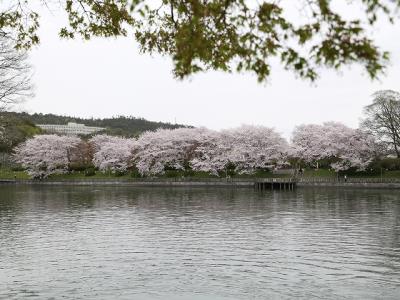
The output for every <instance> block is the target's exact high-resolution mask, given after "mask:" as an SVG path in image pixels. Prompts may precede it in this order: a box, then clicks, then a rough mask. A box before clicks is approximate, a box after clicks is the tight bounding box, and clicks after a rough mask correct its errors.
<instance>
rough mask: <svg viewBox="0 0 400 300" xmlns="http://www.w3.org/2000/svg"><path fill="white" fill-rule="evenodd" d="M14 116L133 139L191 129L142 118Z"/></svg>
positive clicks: (35, 122) (36, 122)
mask: <svg viewBox="0 0 400 300" xmlns="http://www.w3.org/2000/svg"><path fill="white" fill-rule="evenodd" d="M10 114H15V115H16V116H17V117H19V118H21V119H25V120H28V121H30V122H32V123H34V124H60V125H64V124H67V123H68V122H76V123H82V124H85V125H86V126H96V127H104V128H106V132H105V133H107V134H111V135H122V136H126V137H133V136H137V135H139V134H140V133H141V132H143V131H147V130H156V129H158V128H170V129H172V128H179V127H192V126H185V125H182V124H171V123H163V122H152V121H148V120H145V119H143V118H135V117H131V116H130V117H125V116H118V117H112V118H105V119H93V118H90V119H85V118H77V117H70V116H59V115H54V114H41V113H39V114H37V113H35V114H28V113H10Z"/></svg>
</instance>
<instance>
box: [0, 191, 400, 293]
mask: <svg viewBox="0 0 400 300" xmlns="http://www.w3.org/2000/svg"><path fill="white" fill-rule="evenodd" d="M399 235H400V195H399V192H398V191H390V190H361V189H354V190H353V189H346V190H339V189H298V190H297V191H292V192H289V191H286V192H259V191H254V190H252V189H224V188H219V189H201V188H195V189H183V188H177V189H162V188H133V187H38V186H0V299H23V298H33V299H35V298H37V299H60V298H63V299H144V300H148V299H178V300H181V299H194V300H196V299H197V300H204V299H294V298H296V299H299V298H300V299H317V298H318V299H400V240H399Z"/></svg>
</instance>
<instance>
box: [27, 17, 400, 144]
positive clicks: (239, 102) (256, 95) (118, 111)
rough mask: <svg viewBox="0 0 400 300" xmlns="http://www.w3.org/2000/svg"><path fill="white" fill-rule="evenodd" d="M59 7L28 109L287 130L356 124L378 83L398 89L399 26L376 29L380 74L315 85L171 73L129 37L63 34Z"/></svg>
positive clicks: (34, 57) (283, 76)
mask: <svg viewBox="0 0 400 300" xmlns="http://www.w3.org/2000/svg"><path fill="white" fill-rule="evenodd" d="M61 24H62V23H60V20H59V16H58V15H56V14H50V13H45V15H44V16H43V17H42V27H41V30H40V36H41V45H40V46H39V47H37V48H36V49H34V50H33V51H31V56H30V59H31V63H32V65H33V66H34V69H35V75H34V83H35V86H36V89H35V94H36V96H35V97H34V98H33V99H31V100H29V101H28V102H26V103H25V104H24V106H23V109H24V110H26V111H28V112H42V113H55V114H61V115H71V116H79V117H111V116H117V115H132V116H135V117H143V118H146V119H149V120H154V121H166V122H171V123H174V122H175V121H176V122H177V123H183V124H190V125H194V126H206V127H208V128H212V129H221V128H229V127H234V126H239V125H241V124H254V125H265V126H270V127H275V128H276V129H277V130H278V131H279V132H281V133H283V134H284V135H285V136H286V137H288V136H289V135H290V132H291V131H292V129H293V127H294V126H296V125H299V124H302V123H322V122H324V121H331V120H333V121H340V122H343V123H345V124H347V125H348V126H351V127H357V126H358V123H359V119H360V117H361V115H362V108H363V107H364V106H365V105H367V104H369V103H370V102H371V98H370V95H371V94H372V93H373V92H374V91H376V90H379V89H394V90H400V84H399V83H400V63H399V61H400V42H398V41H399V38H400V36H399V33H400V30H399V29H400V27H399V26H398V25H397V26H396V27H394V26H390V25H380V26H377V27H376V29H374V35H375V38H376V39H377V41H378V42H379V44H380V45H381V46H382V47H383V48H384V49H387V50H389V51H390V52H391V55H392V58H391V65H390V66H389V68H388V70H387V74H386V76H385V77H382V78H381V80H380V81H375V82H372V81H371V80H370V79H369V78H368V76H367V75H366V74H365V73H364V72H363V70H362V69H361V67H359V66H357V65H354V66H350V67H349V68H347V69H343V70H342V72H341V73H337V72H335V71H330V70H326V71H323V72H322V73H321V76H320V79H319V80H318V81H317V82H316V83H315V84H310V83H309V82H307V81H304V80H300V79H296V78H295V76H294V75H293V74H292V73H290V72H287V71H284V70H282V69H281V68H280V67H279V66H276V67H274V68H273V70H272V76H271V78H270V80H269V82H268V83H266V84H259V83H257V80H256V78H255V77H253V76H251V75H249V74H241V75H237V74H225V73H219V72H208V73H203V74H199V75H195V76H193V77H191V78H190V79H188V80H185V81H178V80H176V79H174V78H173V76H172V73H171V69H172V64H171V61H170V59H169V58H167V57H165V58H162V57H150V56H148V55H141V54H139V52H138V47H137V44H136V43H135V42H134V40H133V39H131V38H119V39H94V40H92V41H81V40H79V39H78V40H72V41H71V40H61V39H60V38H58V30H59V27H60V25H61Z"/></svg>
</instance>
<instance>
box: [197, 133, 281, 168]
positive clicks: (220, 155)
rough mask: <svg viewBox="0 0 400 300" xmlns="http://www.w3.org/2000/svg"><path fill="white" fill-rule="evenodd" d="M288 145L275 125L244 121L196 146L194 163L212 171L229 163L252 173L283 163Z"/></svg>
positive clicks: (225, 166) (198, 166)
mask: <svg viewBox="0 0 400 300" xmlns="http://www.w3.org/2000/svg"><path fill="white" fill-rule="evenodd" d="M287 149H288V144H287V142H286V140H285V139H284V138H282V137H281V135H280V134H279V133H277V132H276V131H274V130H273V129H272V128H268V127H264V126H249V125H243V126H241V127H238V128H234V129H229V130H223V131H221V132H220V133H219V134H216V135H213V136H212V138H211V139H209V140H208V141H207V142H205V143H203V144H202V145H201V146H200V147H199V148H198V149H197V150H196V152H197V154H198V155H197V157H195V158H194V159H193V160H192V162H191V163H192V166H193V168H194V169H196V170H201V171H207V172H210V173H213V174H218V173H219V172H222V171H224V170H225V169H226V168H227V166H228V165H229V164H232V165H234V168H235V172H237V173H239V174H251V173H254V172H255V171H256V170H257V169H273V168H275V167H279V166H281V165H283V164H284V163H285V159H286V153H287Z"/></svg>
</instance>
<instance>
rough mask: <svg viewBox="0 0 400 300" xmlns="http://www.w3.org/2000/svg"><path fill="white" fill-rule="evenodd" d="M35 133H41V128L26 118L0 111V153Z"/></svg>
mask: <svg viewBox="0 0 400 300" xmlns="http://www.w3.org/2000/svg"><path fill="white" fill-rule="evenodd" d="M37 133H41V129H40V128H38V127H36V126H35V125H34V124H33V123H32V122H31V121H29V120H28V119H24V118H19V117H18V116H17V115H15V114H8V113H0V153H1V152H10V151H11V150H12V149H13V148H14V147H15V146H16V145H18V144H19V143H21V142H23V141H24V140H25V139H27V138H29V137H31V136H33V135H35V134H37Z"/></svg>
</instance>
